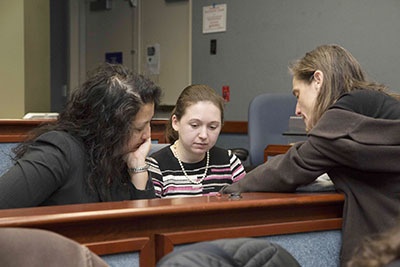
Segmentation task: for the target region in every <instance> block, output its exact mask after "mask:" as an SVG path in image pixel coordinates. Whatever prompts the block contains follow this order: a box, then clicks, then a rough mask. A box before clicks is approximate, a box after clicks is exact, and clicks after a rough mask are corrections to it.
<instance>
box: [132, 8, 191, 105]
mask: <svg viewBox="0 0 400 267" xmlns="http://www.w3.org/2000/svg"><path fill="white" fill-rule="evenodd" d="M190 2H191V1H165V0H141V1H140V4H141V5H142V6H141V7H140V8H141V11H140V13H141V18H140V28H141V30H140V35H139V36H140V39H141V47H140V50H139V51H140V56H141V60H140V62H141V63H140V67H141V72H142V73H145V74H148V72H146V67H145V64H146V58H145V55H146V47H147V46H148V45H152V44H154V43H158V44H160V51H161V53H160V55H161V59H160V74H159V75H150V78H152V80H154V81H155V82H157V83H158V84H159V85H160V86H161V87H162V89H163V90H164V97H163V99H162V103H163V104H167V105H175V102H176V99H177V98H178V95H179V94H180V92H181V91H182V90H183V88H184V87H186V86H187V85H189V84H190V83H191V73H192V72H191V16H190V15H191V14H190V13H191V11H190V6H191V5H190ZM194 2H196V1H194Z"/></svg>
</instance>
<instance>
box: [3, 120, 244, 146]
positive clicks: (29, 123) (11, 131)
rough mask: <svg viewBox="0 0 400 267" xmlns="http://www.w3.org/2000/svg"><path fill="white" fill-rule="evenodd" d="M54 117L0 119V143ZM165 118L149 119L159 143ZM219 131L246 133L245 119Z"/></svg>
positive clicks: (19, 137)
mask: <svg viewBox="0 0 400 267" xmlns="http://www.w3.org/2000/svg"><path fill="white" fill-rule="evenodd" d="M53 121H54V119H42V120H23V119H11V120H7V119H0V143H14V142H22V141H24V140H25V139H26V138H27V136H28V132H29V131H31V130H33V129H34V128H36V127H38V126H39V125H41V124H42V123H47V122H53ZM167 123H168V121H167V120H152V121H151V138H152V139H153V140H157V141H158V142H159V143H165V142H166V140H165V126H166V125H167ZM221 133H235V134H247V122H246V121H226V122H224V126H223V127H222V129H221Z"/></svg>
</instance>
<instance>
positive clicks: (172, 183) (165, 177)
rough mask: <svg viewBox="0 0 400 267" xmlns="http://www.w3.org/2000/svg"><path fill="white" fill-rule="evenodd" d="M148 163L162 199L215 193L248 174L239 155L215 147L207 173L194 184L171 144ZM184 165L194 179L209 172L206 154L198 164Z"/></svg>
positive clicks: (152, 156)
mask: <svg viewBox="0 0 400 267" xmlns="http://www.w3.org/2000/svg"><path fill="white" fill-rule="evenodd" d="M147 163H148V164H149V165H150V168H149V175H150V177H151V179H152V181H153V184H154V188H155V192H156V196H157V197H159V198H166V197H188V196H203V195H213V194H216V193H218V192H219V190H220V189H221V188H222V187H223V186H225V185H228V184H232V183H234V182H237V181H239V180H240V179H242V178H243V177H244V175H245V174H246V172H245V170H244V167H243V165H242V163H241V162H240V160H239V159H238V158H237V157H236V155H235V154H233V153H232V152H231V151H230V150H226V149H223V148H219V147H215V146H214V147H213V148H211V149H210V162H209V167H208V170H207V175H206V177H205V179H204V180H203V181H202V183H199V184H195V183H192V182H191V181H190V180H189V179H188V178H187V177H186V176H185V174H184V173H183V171H182V169H181V166H180V165H179V162H178V160H177V159H176V158H175V156H174V155H173V153H172V151H171V147H170V146H168V147H165V148H163V149H161V150H159V151H157V152H155V153H154V154H152V155H151V156H150V157H148V158H147ZM183 167H184V168H185V171H186V173H187V175H188V176H191V177H192V180H193V179H194V180H197V179H200V178H201V177H202V176H203V174H204V171H205V167H206V157H204V159H203V160H202V161H200V162H196V163H184V162H183Z"/></svg>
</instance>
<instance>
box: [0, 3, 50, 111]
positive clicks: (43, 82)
mask: <svg viewBox="0 0 400 267" xmlns="http://www.w3.org/2000/svg"><path fill="white" fill-rule="evenodd" d="M48 1H49V0H34V1H33V0H26V1H24V0H2V1H0V35H1V41H2V43H1V45H0V47H1V49H0V58H1V59H2V60H1V61H0V77H1V81H0V90H1V98H0V118H22V116H23V115H24V114H25V113H27V112H42V111H48V110H49V109H50V68H49V64H50V63H49V58H50V55H49V30H48V29H49V2H48Z"/></svg>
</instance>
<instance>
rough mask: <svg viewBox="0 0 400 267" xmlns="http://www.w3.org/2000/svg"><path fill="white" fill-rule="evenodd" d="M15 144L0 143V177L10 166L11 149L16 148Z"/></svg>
mask: <svg viewBox="0 0 400 267" xmlns="http://www.w3.org/2000/svg"><path fill="white" fill-rule="evenodd" d="M17 144H18V143H0V176H1V175H2V174H3V173H5V172H6V171H7V170H8V169H9V168H10V167H11V166H12V164H13V162H12V160H11V157H12V156H13V153H12V149H13V148H14V147H15V146H17Z"/></svg>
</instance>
